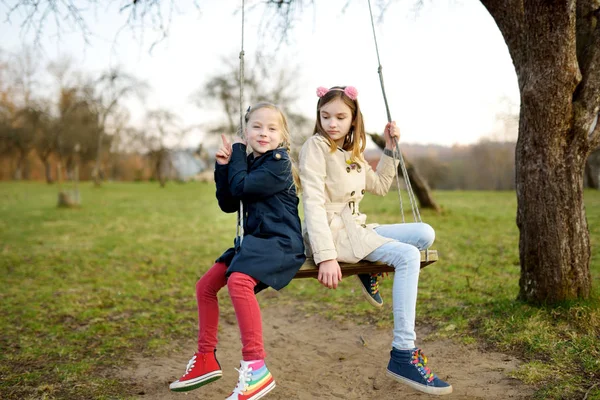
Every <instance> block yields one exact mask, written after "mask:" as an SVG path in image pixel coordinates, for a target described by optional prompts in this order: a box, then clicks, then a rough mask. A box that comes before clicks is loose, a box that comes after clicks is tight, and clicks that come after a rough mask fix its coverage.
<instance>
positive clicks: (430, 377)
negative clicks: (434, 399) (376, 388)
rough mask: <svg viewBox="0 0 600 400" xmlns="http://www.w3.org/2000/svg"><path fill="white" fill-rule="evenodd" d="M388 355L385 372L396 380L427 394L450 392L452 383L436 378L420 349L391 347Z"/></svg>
mask: <svg viewBox="0 0 600 400" xmlns="http://www.w3.org/2000/svg"><path fill="white" fill-rule="evenodd" d="M390 356H391V357H390V362H389V364H388V367H387V374H388V375H389V376H391V377H392V378H394V379H395V380H397V381H398V382H401V383H404V384H406V385H408V386H410V387H412V388H413V389H416V390H418V391H421V392H424V393H428V394H433V395H438V396H440V395H444V394H450V393H452V385H450V384H449V383H447V382H444V381H443V380H441V379H440V378H438V377H437V376H436V375H435V374H434V373H433V372H431V370H430V369H429V367H427V357H425V355H424V354H423V352H422V351H421V349H419V348H414V349H412V350H398V349H395V348H393V349H392V351H391V352H390Z"/></svg>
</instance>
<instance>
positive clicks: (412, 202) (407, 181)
mask: <svg viewBox="0 0 600 400" xmlns="http://www.w3.org/2000/svg"><path fill="white" fill-rule="evenodd" d="M368 3H369V14H370V16H371V28H372V29H373V40H374V41H375V52H376V53H377V63H378V64H379V67H378V68H377V73H378V74H379V83H380V84H381V92H382V94H383V101H384V103H385V111H386V113H387V119H388V122H392V114H391V113H390V107H389V105H388V100H387V96H386V94H385V85H384V84H383V67H382V66H381V59H380V57H379V46H378V44H377V35H376V34H375V22H373V11H372V10H371V0H368ZM393 141H394V145H395V146H396V151H395V152H392V158H393V159H394V165H395V164H396V154H395V153H398V159H399V161H400V168H401V169H402V176H403V178H404V184H405V185H406V192H407V193H408V199H409V201H410V207H411V209H412V214H413V218H414V220H415V222H422V221H421V214H420V213H419V207H418V206H417V200H416V198H415V194H414V192H413V190H412V186H411V184H410V179H408V171H407V170H406V164H405V163H404V157H403V156H402V151H401V150H400V144H399V143H398V140H396V138H393ZM395 172H396V188H397V190H398V199H399V200H400V215H402V222H403V223H404V222H405V221H404V207H403V205H402V193H401V191H400V177H399V176H398V169H397V168H396V169H395Z"/></svg>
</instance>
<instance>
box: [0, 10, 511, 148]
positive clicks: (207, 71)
mask: <svg viewBox="0 0 600 400" xmlns="http://www.w3.org/2000/svg"><path fill="white" fill-rule="evenodd" d="M197 2H198V4H199V8H195V7H194V6H193V5H192V1H191V0H181V1H178V2H177V3H178V4H179V9H178V10H176V12H175V13H174V14H173V16H172V18H171V25H170V28H169V35H168V37H167V38H166V39H164V40H162V41H160V42H158V43H156V44H155V45H154V47H152V50H150V49H151V45H152V44H153V43H154V42H155V38H156V37H157V33H156V32H155V31H152V29H149V28H146V29H145V30H144V31H143V32H144V36H143V38H142V37H141V36H140V30H136V31H135V34H134V33H132V31H131V30H127V29H123V30H121V31H120V29H121V28H123V26H125V24H126V18H127V13H126V12H119V7H118V6H115V4H118V2H107V3H108V4H111V6H107V8H102V7H97V8H94V9H90V10H88V11H85V12H84V15H85V16H86V21H87V23H88V27H89V29H90V31H91V35H90V36H89V37H88V40H87V42H86V41H84V39H83V35H82V33H81V31H80V30H78V29H76V28H75V27H74V26H72V25H71V24H69V23H68V21H67V20H61V21H60V24H59V25H60V32H61V33H60V35H57V34H56V31H57V28H56V26H55V25H54V24H53V22H52V21H48V23H47V24H46V25H45V28H44V37H43V39H42V40H41V48H42V49H43V50H42V52H41V53H40V54H39V59H40V64H47V63H48V62H49V61H51V60H56V59H57V58H59V57H60V56H63V55H69V56H70V57H72V59H73V60H74V64H75V66H76V67H77V68H79V69H81V70H84V71H87V72H89V73H92V74H93V73H99V72H101V71H103V70H106V69H108V68H109V67H114V66H121V67H123V68H124V69H125V70H126V71H128V72H130V73H133V74H135V75H136V76H138V77H139V78H140V79H144V80H146V81H147V82H148V83H149V84H150V86H151V87H152V92H151V94H150V95H149V96H148V98H147V100H146V102H145V104H143V105H141V104H139V103H134V102H131V103H129V104H127V105H128V107H130V109H131V111H132V121H131V123H132V124H133V125H141V124H142V123H143V115H144V113H145V110H147V109H154V108H166V109H169V110H171V111H173V112H175V113H176V114H178V115H179V116H180V117H181V119H182V121H183V122H184V124H186V125H197V126H200V128H199V129H196V130H194V131H192V132H191V134H190V135H188V137H187V139H186V140H187V142H188V144H189V145H190V146H194V145H195V144H197V143H200V142H201V141H202V140H203V137H204V128H202V127H204V126H208V125H210V124H211V123H214V122H216V120H217V119H218V115H217V114H216V112H214V111H213V112H211V111H209V110H206V109H200V108H198V107H197V106H195V105H194V104H192V102H191V101H190V95H191V94H192V93H193V92H194V91H195V90H197V89H198V88H200V87H201V86H202V85H203V83H204V82H206V79H207V78H208V77H210V76H212V75H214V74H217V73H219V71H221V70H222V69H223V63H222V59H223V58H226V59H230V60H231V62H232V63H234V64H235V63H238V62H239V61H238V53H239V51H240V47H241V33H242V30H241V21H242V16H241V13H239V8H240V5H241V0H220V1H218V2H217V1H207V0H197ZM80 3H83V4H86V2H80ZM246 3H247V11H246V14H245V24H244V49H245V54H246V57H247V58H248V59H249V58H250V57H252V56H253V55H255V54H257V53H258V52H259V50H258V49H259V48H260V49H261V50H263V51H265V50H266V51H269V52H270V53H271V54H274V55H275V57H276V62H275V64H276V65H277V68H280V67H281V66H284V67H285V66H287V65H289V66H290V68H292V67H298V68H299V69H298V73H297V76H296V82H295V88H296V91H297V97H298V101H297V102H296V104H295V105H294V107H295V109H294V111H295V112H296V113H302V114H305V115H307V116H308V117H311V118H312V117H313V116H314V115H315V106H316V101H317V97H316V94H315V91H316V88H317V87H318V86H325V87H330V86H334V85H352V86H355V87H356V88H357V89H358V93H359V94H358V99H359V101H360V105H361V109H362V112H363V116H364V119H365V126H366V129H367V131H369V132H381V131H382V130H383V128H384V126H385V124H386V122H387V117H386V111H385V105H384V102H383V97H382V94H381V88H380V83H379V77H378V74H377V67H378V61H377V54H376V51H375V43H374V40H373V31H372V27H371V22H370V18H369V8H368V3H367V1H366V0H351V1H348V0H327V1H325V0H315V2H314V3H315V6H314V8H311V7H306V8H305V9H304V10H303V13H302V14H301V19H299V20H297V21H295V22H294V24H293V25H292V29H291V30H290V32H289V33H288V35H289V36H288V40H287V42H285V43H283V44H279V42H280V41H279V40H277V39H278V38H277V34H278V33H279V32H277V31H276V30H274V29H266V30H265V26H266V25H265V23H266V22H268V21H265V20H264V18H265V14H263V11H262V10H261V8H260V5H258V6H256V7H252V4H256V3H258V2H257V1H256V0H255V1H253V0H246ZM378 3H379V2H378V1H376V0H375V1H373V3H372V4H373V12H374V14H375V18H376V26H375V32H376V35H377V42H378V48H379V54H380V59H381V64H382V67H383V75H384V82H385V87H386V94H387V98H388V103H389V106H390V112H391V115H392V118H393V119H394V120H395V121H397V124H398V125H399V126H400V129H401V135H402V139H401V140H402V141H403V142H407V143H418V144H441V145H454V144H471V143H475V142H477V141H478V140H480V139H481V138H493V139H499V140H505V139H516V133H515V132H507V131H506V129H505V128H504V125H503V124H502V123H499V121H498V116H499V115H504V114H506V113H507V112H517V111H518V104H519V92H518V86H517V79H516V74H515V71H514V67H513V64H512V61H511V59H510V55H509V53H508V50H507V47H506V45H505V43H504V40H503V38H502V35H501V33H500V31H499V30H498V28H497V26H496V24H495V22H494V20H493V19H492V18H491V16H490V15H489V13H488V12H487V10H485V8H484V7H483V6H482V5H481V3H480V2H479V1H475V0H431V1H425V2H424V3H425V4H424V5H423V6H422V7H420V8H418V9H417V8H416V7H415V4H416V3H417V1H415V0H398V1H392V2H390V3H391V4H390V5H389V6H388V8H387V9H386V11H385V13H384V15H383V16H381V18H378V17H379V16H380V15H379V11H378V8H377V6H376V4H378ZM1 4H2V3H0V14H2V18H1V19H0V37H2V42H1V47H2V48H3V50H5V51H8V52H12V53H16V52H18V51H19V50H20V49H21V48H22V46H23V45H24V44H31V43H32V41H33V38H34V34H33V32H31V31H26V30H24V29H23V28H21V26H20V23H21V22H22V16H21V15H19V14H18V13H16V14H13V15H12V16H11V20H10V21H7V20H6V18H4V15H5V14H6V7H5V6H3V5H1ZM261 22H262V23H261ZM265 33H266V35H265ZM261 35H262V36H261ZM273 39H274V40H273ZM274 68H275V66H274ZM304 134H306V133H304Z"/></svg>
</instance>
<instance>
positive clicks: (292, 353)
mask: <svg viewBox="0 0 600 400" xmlns="http://www.w3.org/2000/svg"><path fill="white" fill-rule="evenodd" d="M262 312H263V321H264V339H265V343H266V350H267V352H268V357H267V365H268V366H269V369H270V370H271V372H272V373H273V376H274V378H275V381H276V383H277V387H276V388H275V389H274V390H273V391H272V392H271V393H269V394H268V395H267V396H266V397H265V398H268V399H272V400H290V399H301V400H303V399H307V400H308V399H378V400H388V399H389V400H391V399H394V400H396V399H398V398H400V396H410V397H423V398H428V397H435V396H429V395H426V394H421V393H420V392H417V391H415V390H413V389H410V388H408V387H406V386H404V385H402V384H400V383H397V382H396V381H394V380H392V379H390V378H388V377H387V375H386V374H385V369H386V366H387V362H388V359H389V351H390V346H391V331H389V330H388V329H377V328H375V327H372V326H362V325H355V324H353V323H351V322H344V323H336V322H331V321H329V320H327V319H325V318H323V317H319V316H310V317H306V316H305V315H303V314H302V313H300V312H297V311H291V309H290V308H287V307H277V306H274V307H267V308H265V309H263V310H262ZM234 318H235V317H234ZM221 322H222V324H221V327H220V332H219V341H220V343H219V349H218V352H217V357H218V359H219V362H220V363H221V367H222V368H223V378H221V379H220V380H218V381H216V382H213V383H211V384H209V385H207V386H204V387H202V388H199V389H196V390H194V391H191V392H187V393H174V392H170V391H169V383H170V382H172V381H173V380H175V379H177V378H179V377H180V376H181V374H182V373H183V371H184V369H185V366H186V365H187V362H188V360H189V358H190V357H191V356H192V355H193V352H194V350H195V348H196V343H195V340H194V338H193V337H192V338H190V340H189V343H187V344H186V346H185V350H177V351H176V353H174V354H173V355H172V357H169V358H158V359H157V358H150V359H135V360H133V362H132V364H131V366H130V367H129V368H128V369H127V370H126V371H120V375H121V377H123V376H124V377H125V378H126V379H131V380H132V381H133V382H134V385H135V387H136V391H137V393H138V397H139V398H140V399H148V400H171V399H173V400H181V399H199V398H202V399H224V398H226V397H227V396H228V395H229V394H230V393H231V391H232V389H233V388H234V387H235V385H236V383H237V371H235V370H234V368H236V367H238V366H239V360H240V358H241V345H240V341H239V331H238V328H237V325H236V324H235V320H234V319H232V318H231V316H228V317H226V318H222V319H221ZM426 331H427V329H426V328H424V327H417V335H418V337H419V340H418V345H419V346H420V347H422V348H423V350H424V352H425V354H426V355H427V356H428V358H429V360H430V361H429V364H430V366H431V367H432V369H433V371H434V372H435V373H436V374H437V375H438V376H439V377H440V378H442V379H445V380H448V381H449V382H450V383H451V384H452V385H453V387H454V392H453V393H452V394H451V395H448V396H444V398H447V399H486V400H492V399H528V398H531V396H532V394H533V389H532V388H530V387H528V386H526V385H524V384H523V383H521V382H520V381H518V380H516V379H512V378H510V377H508V373H509V372H510V371H513V370H515V369H516V368H517V367H518V365H519V361H518V360H517V359H515V358H514V357H511V356H507V355H505V354H500V353H494V352H481V351H479V350H478V349H477V348H476V347H475V346H466V345H460V344H457V343H454V342H452V341H449V340H427V333H426ZM178 349H180V347H178Z"/></svg>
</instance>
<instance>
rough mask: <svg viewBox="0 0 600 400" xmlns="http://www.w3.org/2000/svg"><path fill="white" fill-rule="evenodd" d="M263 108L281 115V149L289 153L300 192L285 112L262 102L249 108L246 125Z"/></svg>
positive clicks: (294, 177)
mask: <svg viewBox="0 0 600 400" xmlns="http://www.w3.org/2000/svg"><path fill="white" fill-rule="evenodd" d="M261 108H268V109H270V110H273V111H277V112H278V113H279V117H280V122H281V126H280V128H281V136H282V138H283V141H282V143H281V144H280V146H279V147H284V148H285V149H286V151H287V153H288V156H289V160H290V167H291V170H292V178H293V180H294V186H296V192H300V188H301V186H300V175H299V174H298V168H297V167H296V165H295V164H294V163H293V162H292V137H291V135H290V130H289V128H288V122H287V118H286V117H285V114H284V113H283V111H281V109H280V108H279V107H278V106H276V105H275V104H273V103H269V102H266V101H261V102H258V103H256V104H254V105H252V106H250V107H249V108H248V111H246V115H245V116H244V120H245V121H246V123H248V121H249V120H250V116H251V115H252V113H254V112H255V111H258V110H260V109H261Z"/></svg>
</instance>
